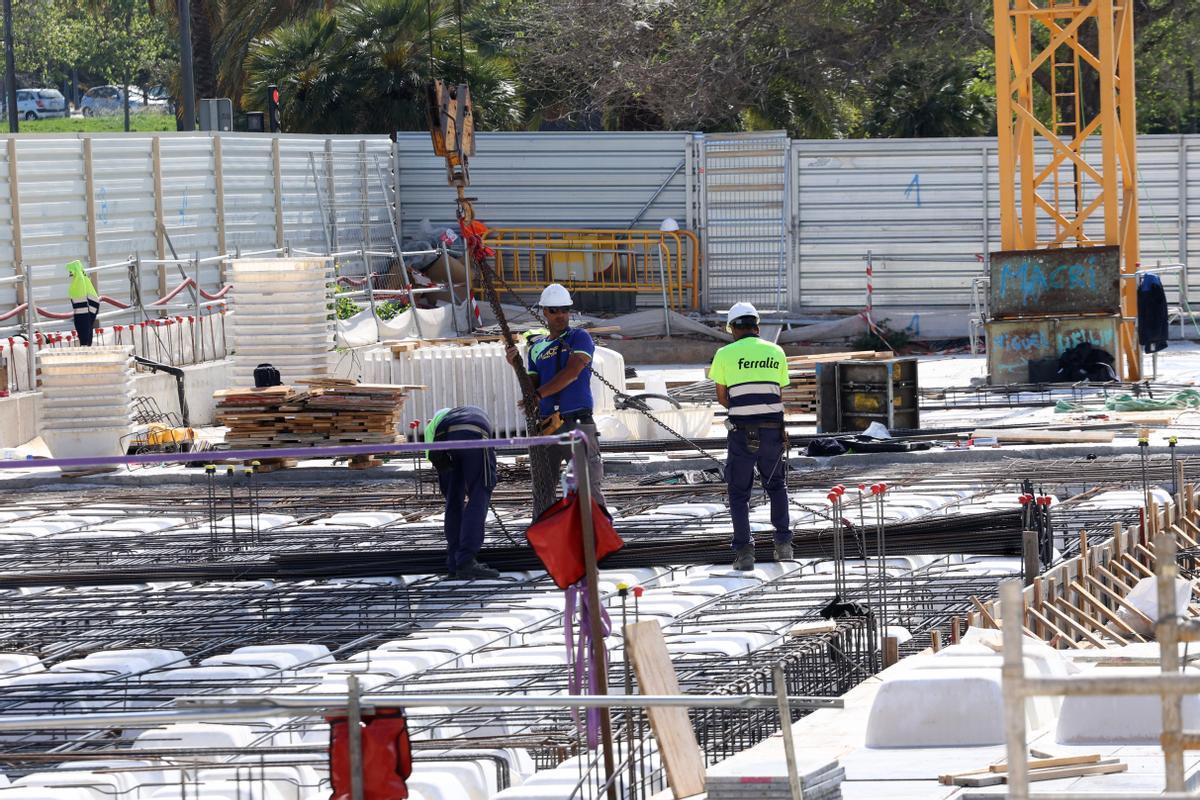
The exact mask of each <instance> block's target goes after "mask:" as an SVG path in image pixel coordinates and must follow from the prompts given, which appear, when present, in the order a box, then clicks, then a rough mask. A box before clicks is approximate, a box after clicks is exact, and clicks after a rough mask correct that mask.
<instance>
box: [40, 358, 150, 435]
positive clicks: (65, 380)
mask: <svg viewBox="0 0 1200 800" xmlns="http://www.w3.org/2000/svg"><path fill="white" fill-rule="evenodd" d="M38 361H39V363H40V368H41V374H42V410H41V418H40V428H41V436H42V438H43V439H44V440H45V442H46V446H47V447H49V448H50V452H51V453H52V454H54V456H55V457H56V458H78V457H85V456H115V455H121V437H123V436H125V435H126V434H128V433H129V432H130V430H131V429H132V419H131V417H130V401H131V400H132V398H133V392H134V388H133V358H132V348H131V347H129V346H107V347H103V346H101V347H69V348H63V349H60V350H43V351H42V352H41V353H39V354H38Z"/></svg>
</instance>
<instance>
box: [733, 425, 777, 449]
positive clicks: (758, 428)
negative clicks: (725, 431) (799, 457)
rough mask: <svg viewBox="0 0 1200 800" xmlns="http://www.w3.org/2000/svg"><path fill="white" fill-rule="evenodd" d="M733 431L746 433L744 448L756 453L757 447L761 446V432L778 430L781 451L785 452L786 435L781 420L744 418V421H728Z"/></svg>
mask: <svg viewBox="0 0 1200 800" xmlns="http://www.w3.org/2000/svg"><path fill="white" fill-rule="evenodd" d="M730 424H731V425H733V429H734V430H735V431H741V432H742V433H744V434H746V450H747V451H749V452H751V453H757V452H758V448H759V447H761V446H762V432H763V431H764V430H776V431H779V433H780V435H781V436H782V438H783V448H784V449H783V452H785V453H786V452H787V447H788V436H787V429H786V428H784V426H783V422H782V421H781V420H745V421H732V420H731V421H730Z"/></svg>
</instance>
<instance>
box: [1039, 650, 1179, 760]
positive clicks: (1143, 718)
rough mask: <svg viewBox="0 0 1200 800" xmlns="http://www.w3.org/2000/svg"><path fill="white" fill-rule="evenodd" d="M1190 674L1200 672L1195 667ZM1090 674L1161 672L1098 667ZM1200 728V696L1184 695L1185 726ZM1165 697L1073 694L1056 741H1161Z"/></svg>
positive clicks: (1066, 702)
mask: <svg viewBox="0 0 1200 800" xmlns="http://www.w3.org/2000/svg"><path fill="white" fill-rule="evenodd" d="M1187 672H1188V673H1192V674H1196V673H1200V670H1196V669H1195V668H1189V669H1187ZM1088 674H1090V675H1103V676H1104V677H1121V678H1126V679H1129V680H1137V679H1138V678H1151V677H1155V676H1158V675H1160V674H1161V672H1160V671H1159V669H1158V667H1096V668H1095V669H1094V670H1092V671H1091V672H1089V673H1088ZM1197 728H1200V696H1198V695H1194V694H1185V695H1183V729H1184V730H1196V729H1197ZM1162 732H1163V725H1162V698H1161V697H1159V696H1158V695H1157V694H1143V695H1071V696H1068V697H1065V698H1063V703H1062V710H1061V711H1060V712H1059V716H1058V728H1057V730H1056V731H1055V734H1054V740H1055V741H1056V742H1058V743H1059V744H1071V745H1076V744H1078V745H1090V744H1130V745H1132V744H1158V743H1159V739H1160V737H1161V735H1162Z"/></svg>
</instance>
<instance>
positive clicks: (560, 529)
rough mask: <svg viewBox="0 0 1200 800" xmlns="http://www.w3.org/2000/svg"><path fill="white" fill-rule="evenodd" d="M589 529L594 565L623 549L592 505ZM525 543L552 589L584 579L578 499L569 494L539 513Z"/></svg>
mask: <svg viewBox="0 0 1200 800" xmlns="http://www.w3.org/2000/svg"><path fill="white" fill-rule="evenodd" d="M592 526H593V527H594V528H595V530H596V561H597V562H599V561H600V560H601V559H603V558H604V557H605V556H607V555H609V554H611V553H615V552H617V551H618V550H620V549H621V548H622V547H624V546H625V542H623V541H621V537H620V536H618V535H617V531H616V529H614V528H613V524H612V520H611V519H609V518H608V514H606V513H604V511H603V510H601V508H600V504H599V503H597V502H596V501H595V500H593V501H592ZM525 539H526V540H527V541H528V542H529V545H530V546H531V547H532V548H533V551H534V552H535V553H537V557H538V558H539V559H540V560H541V562H542V566H544V567H545V568H546V572H548V573H550V577H551V578H552V579H553V580H554V583H555V585H557V586H558V588H560V589H566V588H567V587H568V586H570V585H571V584H573V583H576V582H578V581H579V580H580V579H581V578H582V577H583V575H584V565H583V523H582V522H580V520H579V495H578V494H575V493H572V494H569V495H567V496H566V497H564V498H563V499H562V500H559V501H558V502H557V503H555V504H554V505H552V506H550V507H549V508H547V509H546V510H545V511H543V512H542V515H541V516H540V517H538V518H537V522H534V523H533V524H532V525H530V526H529V529H528V530H526V531H525Z"/></svg>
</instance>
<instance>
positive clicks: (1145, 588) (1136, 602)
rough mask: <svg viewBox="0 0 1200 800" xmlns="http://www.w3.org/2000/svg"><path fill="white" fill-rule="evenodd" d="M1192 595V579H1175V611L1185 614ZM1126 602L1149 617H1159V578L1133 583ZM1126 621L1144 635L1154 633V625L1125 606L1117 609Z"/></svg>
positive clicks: (1126, 596) (1153, 618)
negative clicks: (1147, 622)
mask: <svg viewBox="0 0 1200 800" xmlns="http://www.w3.org/2000/svg"><path fill="white" fill-rule="evenodd" d="M1191 596H1192V583H1191V581H1188V580H1184V579H1183V578H1176V579H1175V613H1176V614H1184V613H1186V611H1187V607H1188V602H1189V600H1190V599H1191ZM1125 602H1127V603H1129V605H1131V606H1133V607H1134V608H1136V609H1137V610H1138V611H1141V612H1142V614H1144V615H1145V616H1146V617H1147V618H1148V619H1151V620H1156V619H1158V580H1157V579H1156V578H1153V577H1149V578H1142V579H1141V580H1140V581H1138V582H1137V583H1135V584H1134V585H1133V588H1132V589H1130V590H1129V593H1128V594H1127V595H1125ZM1117 614H1118V615H1120V617H1121V619H1123V620H1124V621H1125V622H1126V623H1128V624H1129V626H1130V627H1131V628H1133V629H1134V630H1135V631H1137V632H1138V633H1140V634H1141V635H1143V636H1152V635H1153V634H1154V626H1153V625H1148V624H1146V620H1145V619H1142V617H1139V616H1138V615H1136V614H1133V613H1131V612H1130V611H1128V610H1127V609H1125V608H1121V609H1119V610H1118V611H1117Z"/></svg>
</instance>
